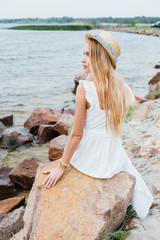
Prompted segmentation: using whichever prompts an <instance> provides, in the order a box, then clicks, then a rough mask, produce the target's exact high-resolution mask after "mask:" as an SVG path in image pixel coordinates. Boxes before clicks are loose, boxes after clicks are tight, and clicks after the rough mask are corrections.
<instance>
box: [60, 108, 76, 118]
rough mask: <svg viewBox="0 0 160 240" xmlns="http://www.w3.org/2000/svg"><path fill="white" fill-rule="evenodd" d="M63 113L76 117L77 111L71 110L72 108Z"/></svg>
mask: <svg viewBox="0 0 160 240" xmlns="http://www.w3.org/2000/svg"><path fill="white" fill-rule="evenodd" d="M63 113H66V114H71V115H73V116H74V115H75V110H74V109H71V108H68V109H67V110H64V112H63Z"/></svg>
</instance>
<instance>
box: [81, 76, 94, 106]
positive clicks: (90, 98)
mask: <svg viewBox="0 0 160 240" xmlns="http://www.w3.org/2000/svg"><path fill="white" fill-rule="evenodd" d="M79 84H83V86H84V88H85V91H86V100H87V102H89V104H90V108H93V107H94V105H95V96H94V91H93V90H94V89H93V86H92V81H86V80H79ZM90 108H89V109H90Z"/></svg>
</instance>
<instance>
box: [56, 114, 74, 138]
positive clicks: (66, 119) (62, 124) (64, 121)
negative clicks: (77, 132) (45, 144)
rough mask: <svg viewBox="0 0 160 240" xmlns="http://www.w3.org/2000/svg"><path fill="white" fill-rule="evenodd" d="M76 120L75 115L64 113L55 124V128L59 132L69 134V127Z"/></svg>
mask: <svg viewBox="0 0 160 240" xmlns="http://www.w3.org/2000/svg"><path fill="white" fill-rule="evenodd" d="M73 121H74V116H73V115H71V114H65V113H64V114H63V115H62V117H61V118H60V119H59V120H58V121H57V122H56V124H55V125H54V128H53V129H54V130H55V131H56V132H58V133H59V134H66V135H67V134H68V129H69V127H70V125H71V123H73Z"/></svg>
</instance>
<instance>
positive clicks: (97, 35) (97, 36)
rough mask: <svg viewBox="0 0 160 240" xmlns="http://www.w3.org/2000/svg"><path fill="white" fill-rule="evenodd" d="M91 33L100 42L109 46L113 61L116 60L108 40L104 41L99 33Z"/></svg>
mask: <svg viewBox="0 0 160 240" xmlns="http://www.w3.org/2000/svg"><path fill="white" fill-rule="evenodd" d="M93 35H94V36H95V37H96V38H98V39H99V40H100V41H101V42H103V43H104V44H105V45H106V46H107V47H108V48H109V50H110V51H111V53H112V55H113V57H114V60H115V62H117V58H116V55H115V53H114V52H113V48H112V46H111V44H110V43H108V42H106V41H105V40H104V39H103V38H102V37H101V36H100V35H99V34H93Z"/></svg>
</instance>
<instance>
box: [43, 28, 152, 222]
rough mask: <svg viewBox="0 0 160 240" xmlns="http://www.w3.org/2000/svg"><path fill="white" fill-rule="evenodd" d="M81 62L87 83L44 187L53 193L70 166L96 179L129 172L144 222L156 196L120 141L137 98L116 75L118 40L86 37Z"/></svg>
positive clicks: (134, 200) (108, 36)
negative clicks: (65, 141)
mask: <svg viewBox="0 0 160 240" xmlns="http://www.w3.org/2000/svg"><path fill="white" fill-rule="evenodd" d="M85 38H86V42H85V46H84V57H83V59H82V60H81V61H82V64H83V68H84V72H85V73H88V78H87V79H86V80H80V81H79V85H78V87H77V91H76V99H75V103H76V106H75V118H74V123H73V127H72V131H71V133H70V136H69V138H68V141H67V144H66V146H65V149H64V153H63V156H62V158H61V160H60V165H59V166H58V167H56V168H54V169H52V170H51V171H47V172H44V173H49V175H48V176H47V178H46V179H45V181H44V183H43V185H45V187H46V188H50V187H53V186H54V185H55V184H56V182H57V181H58V179H59V178H60V177H61V176H62V175H63V174H64V172H65V169H66V167H67V166H68V165H69V164H71V165H72V166H73V167H75V168H76V169H78V170H79V171H80V172H82V173H84V174H87V175H88V176H91V177H94V178H110V177H112V176H113V175H115V174H117V173H119V172H121V171H126V172H128V173H129V174H132V175H134V176H135V177H136V185H135V188H134V193H133V196H132V199H131V203H132V205H133V208H134V209H135V211H136V212H137V215H138V216H139V217H140V218H144V217H145V216H147V214H148V212H149V208H150V206H151V204H152V202H153V196H152V194H151V193H150V191H149V189H148V187H147V186H146V184H145V182H144V180H143V179H142V177H141V176H140V174H139V173H138V171H137V170H136V168H135V167H134V166H133V164H132V162H131V161H130V159H129V158H128V156H127V154H126V152H125V150H124V148H123V146H122V143H121V138H120V132H121V124H122V121H123V119H124V118H125V115H126V112H127V107H128V105H130V104H132V105H135V96H134V94H133V92H132V90H131V88H130V87H128V85H127V84H126V83H124V81H123V79H122V78H121V77H120V75H119V74H118V73H117V72H116V71H115V69H116V62H117V57H118V56H119V55H120V47H119V45H118V43H117V41H116V40H115V39H114V37H113V36H112V35H111V34H110V33H108V32H106V31H103V32H101V33H100V34H95V35H94V34H89V33H88V34H86V35H85Z"/></svg>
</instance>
